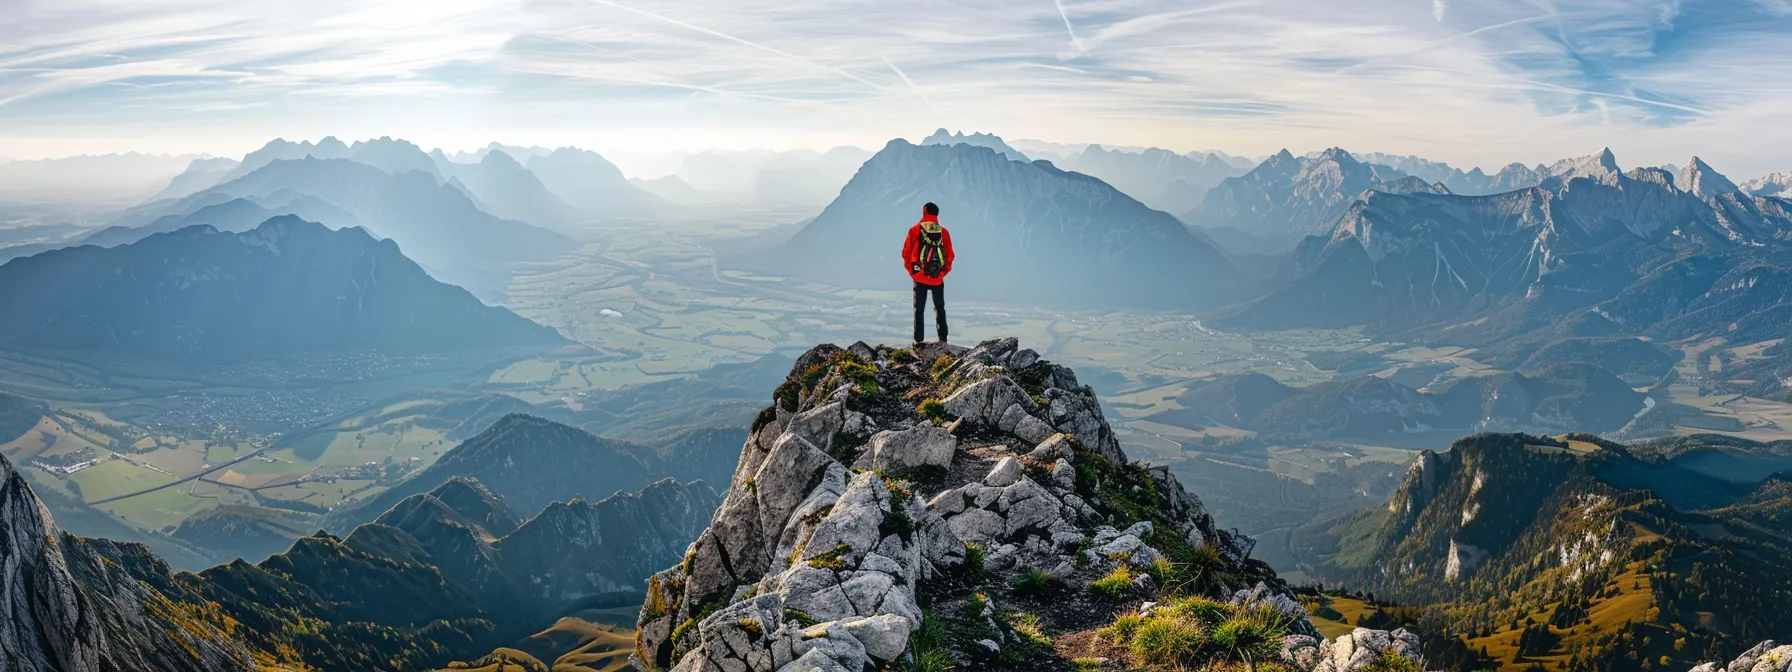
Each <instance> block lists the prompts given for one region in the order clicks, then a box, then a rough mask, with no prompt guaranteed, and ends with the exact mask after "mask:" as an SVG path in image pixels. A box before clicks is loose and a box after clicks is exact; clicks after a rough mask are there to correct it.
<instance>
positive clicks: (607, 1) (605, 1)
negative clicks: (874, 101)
mask: <svg viewBox="0 0 1792 672" xmlns="http://www.w3.org/2000/svg"><path fill="white" fill-rule="evenodd" d="M591 2H595V3H597V4H600V5H605V6H608V7H614V8H616V9H620V10H623V11H628V12H634V13H636V14H640V15H641V16H645V17H648V18H650V19H655V20H658V21H664V22H666V23H670V24H672V25H674V26H678V27H680V28H684V29H686V30H693V31H696V32H699V33H703V34H705V35H710V36H714V37H719V38H722V39H724V40H728V41H730V42H734V43H737V44H741V45H744V46H748V47H752V48H754V49H758V50H760V51H764V52H767V53H770V54H776V55H778V56H782V57H784V58H788V59H790V60H792V61H796V62H798V63H803V64H806V65H809V66H812V67H817V68H821V69H824V70H828V71H830V72H833V73H835V74H838V75H840V76H842V77H845V78H847V79H850V80H853V81H855V82H858V83H860V84H864V85H866V86H869V87H871V88H873V89H877V90H879V91H882V90H883V88H884V87H883V85H881V84H878V83H876V82H873V81H871V80H868V79H865V78H863V77H860V76H858V75H855V74H852V73H850V72H847V71H845V70H842V69H840V68H836V67H834V66H831V65H827V64H824V63H818V62H816V61H812V60H809V59H807V58H803V57H801V56H798V55H796V54H792V53H790V52H787V51H784V50H781V49H778V48H776V47H771V46H766V45H763V44H760V43H758V42H753V41H750V40H745V39H741V38H739V37H735V36H733V35H729V34H727V33H724V32H721V31H718V30H711V29H708V28H704V27H702V26H699V25H696V24H692V23H687V22H684V21H680V20H678V19H674V18H672V17H669V16H665V15H661V14H655V13H653V12H649V11H647V10H644V9H637V8H634V7H630V6H628V5H624V4H622V3H619V2H613V1H612V0H591Z"/></svg>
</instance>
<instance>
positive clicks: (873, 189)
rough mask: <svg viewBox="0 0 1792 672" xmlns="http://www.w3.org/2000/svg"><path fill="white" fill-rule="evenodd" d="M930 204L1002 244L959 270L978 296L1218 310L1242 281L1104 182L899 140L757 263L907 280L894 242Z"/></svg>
mask: <svg viewBox="0 0 1792 672" xmlns="http://www.w3.org/2000/svg"><path fill="white" fill-rule="evenodd" d="M927 201H932V202H935V203H938V204H939V205H940V207H941V209H942V212H941V213H940V218H941V221H942V222H945V223H946V225H947V226H948V227H951V229H952V238H953V241H954V243H955V244H956V246H957V247H958V249H960V250H966V251H969V250H978V249H982V250H992V251H994V250H999V251H1000V252H995V253H994V254H993V255H989V254H988V253H985V255H980V256H982V258H984V259H985V260H986V261H984V262H980V263H977V264H967V265H963V266H961V267H960V268H958V269H957V270H955V271H954V275H953V276H952V277H953V278H955V279H959V278H962V279H964V281H965V284H964V285H960V286H962V287H965V289H966V290H967V293H969V294H972V295H981V296H984V297H1001V298H1005V299H1009V300H1022V301H1029V302H1030V301H1035V300H1037V299H1039V297H1042V296H1051V297H1053V300H1056V301H1063V302H1075V303H1078V304H1093V303H1101V304H1104V305H1107V304H1113V303H1122V304H1133V305H1141V304H1143V305H1152V304H1156V305H1213V304H1214V303H1216V302H1218V301H1219V300H1221V299H1222V298H1224V297H1225V296H1226V295H1227V294H1228V293H1229V292H1231V291H1234V288H1235V287H1236V286H1237V285H1236V284H1235V283H1236V281H1237V277H1236V276H1237V272H1238V271H1237V268H1236V267H1235V266H1233V264H1232V263H1231V262H1230V261H1229V260H1228V259H1226V258H1225V257H1224V254H1223V253H1221V252H1219V251H1218V250H1217V249H1216V248H1215V247H1214V246H1213V245H1212V243H1211V241H1208V240H1205V239H1204V237H1203V236H1198V235H1194V234H1192V233H1191V232H1190V231H1189V230H1188V229H1187V227H1185V226H1183V225H1182V224H1181V223H1180V222H1178V221H1176V219H1175V218H1174V217H1171V216H1170V215H1168V214H1165V213H1163V212H1161V211H1157V210H1152V209H1151V208H1149V207H1148V206H1145V205H1144V204H1142V203H1140V202H1139V201H1137V200H1136V199H1133V198H1130V197H1128V196H1127V195H1126V194H1124V193H1122V192H1120V191H1119V190H1117V189H1115V188H1114V187H1113V186H1112V185H1110V184H1108V183H1106V182H1104V181H1102V180H1100V179H1097V178H1095V177H1091V176H1089V175H1087V174H1083V173H1077V172H1069V171H1064V170H1060V169H1057V168H1055V167H1052V166H1050V165H1048V164H1046V163H1044V162H1024V163H1023V162H1019V161H1013V160H1010V159H1009V158H1007V157H1005V156H1003V155H1002V154H1000V153H998V152H996V151H995V150H993V149H990V148H987V147H980V146H967V145H964V144H962V143H955V144H952V145H941V144H935V145H923V146H917V145H912V144H909V143H908V142H906V141H903V140H892V141H891V142H890V143H889V144H887V145H885V147H884V149H883V150H882V151H880V152H878V153H877V154H876V155H875V156H873V157H872V158H871V159H870V160H869V161H866V162H865V163H864V165H863V166H861V167H860V168H859V170H858V172H857V174H855V175H854V176H853V178H852V180H851V181H850V182H848V183H847V184H846V186H845V187H844V188H842V189H841V190H840V191H839V194H838V196H837V197H836V198H835V199H834V201H833V202H832V203H830V204H829V205H828V207H827V208H826V209H824V210H823V211H822V213H821V215H819V216H818V217H816V218H815V219H814V220H813V221H811V222H810V223H809V224H808V225H807V226H805V227H803V229H802V230H801V231H799V232H797V234H796V235H795V236H794V237H792V238H791V239H790V241H789V242H787V243H786V244H785V245H784V246H783V247H782V249H781V250H780V251H779V252H778V253H777V254H775V255H772V256H770V257H768V258H766V259H764V260H762V261H758V262H755V263H770V264H777V265H778V267H779V268H781V269H784V272H788V273H793V274H798V275H803V276H806V277H809V278H812V279H816V280H820V281H823V282H828V283H831V284H835V285H837V286H843V287H866V286H871V287H876V286H889V285H888V283H891V282H903V280H902V277H903V276H902V275H901V273H900V271H901V263H900V261H899V260H898V259H897V258H896V254H897V253H898V252H899V249H898V248H899V245H898V244H897V243H900V242H901V239H902V233H903V231H905V230H906V229H907V228H908V227H909V226H911V225H913V224H914V222H915V218H916V217H917V216H919V211H920V206H921V204H922V203H923V202H927ZM892 236H894V238H893V239H892V238H891V237H892ZM1071 268H1074V269H1078V270H1077V271H1076V272H1075V273H1067V272H1065V270H1064V269H1071ZM1186 287H1200V288H1202V290H1203V291H1200V292H1188V291H1186V290H1185V289H1183V288H1186Z"/></svg>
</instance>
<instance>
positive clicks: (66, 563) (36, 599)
mask: <svg viewBox="0 0 1792 672" xmlns="http://www.w3.org/2000/svg"><path fill="white" fill-rule="evenodd" d="M126 567H132V568H134V569H135V570H138V571H145V572H150V573H156V574H159V575H160V576H161V577H162V578H164V579H165V578H166V577H167V576H168V567H167V565H165V564H162V562H161V561H160V560H156V559H155V558H154V556H152V555H150V554H149V552H148V551H147V550H146V549H144V548H142V547H141V546H137V545H135V544H117V543H113V542H110V541H105V540H86V539H82V538H80V537H76V536H74V535H71V534H66V533H64V532H62V531H61V530H58V529H56V524H55V523H54V522H52V521H51V520H50V514H49V511H47V510H45V509H44V506H43V503H42V502H40V501H39V500H38V499H37V495H36V494H35V493H33V492H32V491H31V486H30V485H29V484H27V483H26V482H25V479H24V476H23V475H21V474H20V473H19V472H18V471H17V470H15V469H13V466H12V464H11V463H10V462H8V461H7V460H6V458H5V457H3V456H0V604H4V607H3V608H4V609H5V612H6V614H5V618H4V619H0V669H4V670H9V671H14V670H16V671H18V672H52V671H54V672H88V671H94V672H97V671H100V670H170V671H182V672H186V671H192V672H202V671H204V672H209V671H212V670H217V671H219V672H224V671H226V670H242V669H250V668H253V667H254V663H253V661H252V660H251V659H250V657H249V655H248V653H247V652H245V651H243V650H242V649H241V648H240V647H238V646H236V645H235V644H234V643H233V642H231V641H230V640H229V639H228V638H227V637H226V636H225V635H224V634H223V633H222V632H220V631H218V630H216V629H214V628H211V627H209V626H206V625H204V624H201V623H199V622H198V621H197V620H196V619H191V618H188V617H186V616H184V612H183V607H182V606H180V605H176V604H174V603H172V602H170V601H169V600H167V599H166V598H164V597H162V596H161V595H159V594H156V593H154V592H152V591H150V590H149V589H147V588H145V587H144V585H143V584H142V583H141V582H140V581H139V578H138V577H136V576H133V574H132V572H131V571H127V570H126V569H125V568H126Z"/></svg>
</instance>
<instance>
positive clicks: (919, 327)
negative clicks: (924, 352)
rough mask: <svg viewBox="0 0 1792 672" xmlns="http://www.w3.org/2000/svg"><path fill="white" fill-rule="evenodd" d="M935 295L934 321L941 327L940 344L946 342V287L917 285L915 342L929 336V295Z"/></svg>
mask: <svg viewBox="0 0 1792 672" xmlns="http://www.w3.org/2000/svg"><path fill="white" fill-rule="evenodd" d="M930 293H931V294H933V321H934V323H935V324H937V325H938V326H939V332H940V342H942V343H944V342H945V341H946V285H945V283H940V284H937V285H928V284H922V283H919V282H917V283H915V342H916V343H920V342H921V341H922V339H924V338H926V336H927V320H926V315H927V295H928V294H930Z"/></svg>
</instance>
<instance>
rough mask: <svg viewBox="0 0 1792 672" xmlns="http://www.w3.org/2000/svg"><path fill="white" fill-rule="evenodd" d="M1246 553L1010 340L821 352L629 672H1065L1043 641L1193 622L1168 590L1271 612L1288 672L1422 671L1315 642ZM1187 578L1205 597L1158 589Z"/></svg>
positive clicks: (1058, 375)
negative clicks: (1134, 623)
mask: <svg viewBox="0 0 1792 672" xmlns="http://www.w3.org/2000/svg"><path fill="white" fill-rule="evenodd" d="M1252 544H1253V542H1252V541H1251V540H1250V539H1249V538H1247V537H1244V536H1243V535H1241V534H1239V533H1237V532H1236V531H1228V530H1224V529H1221V528H1220V527H1219V526H1218V525H1217V524H1216V523H1215V521H1214V520H1213V517H1212V516H1211V515H1210V514H1209V513H1208V512H1207V510H1206V509H1205V508H1204V507H1203V506H1202V504H1201V501H1200V499H1198V498H1197V497H1195V496H1194V495H1192V494H1190V493H1189V492H1187V491H1186V490H1184V489H1183V488H1182V486H1181V484H1180V483H1178V482H1177V480H1176V478H1175V476H1173V475H1172V474H1171V473H1170V471H1169V470H1168V469H1167V468H1162V467H1148V466H1146V465H1144V464H1142V463H1137V462H1132V461H1129V460H1128V459H1127V456H1126V453H1125V452H1124V451H1123V450H1122V449H1121V447H1120V444H1119V442H1118V440H1117V439H1116V438H1115V435H1114V432H1113V430H1112V428H1111V427H1110V426H1109V424H1108V421H1107V420H1106V418H1105V417H1103V415H1102V411H1101V405H1100V402H1099V401H1098V400H1097V399H1096V397H1095V394H1094V392H1093V391H1092V390H1090V388H1088V387H1086V386H1083V385H1082V384H1080V383H1079V382H1078V381H1077V378H1076V374H1075V373H1074V372H1073V371H1071V370H1070V369H1068V368H1065V367H1063V366H1059V365H1056V364H1053V363H1050V362H1048V361H1045V360H1043V359H1041V358H1040V356H1039V354H1038V353H1036V352H1034V351H1032V350H1026V349H1022V348H1020V347H1019V344H1018V342H1017V341H1016V340H1015V339H1013V338H1008V339H1001V340H992V341H985V342H983V343H981V344H979V345H978V346H976V347H975V348H970V349H965V348H962V347H956V346H947V345H940V344H928V345H925V346H921V347H919V348H917V349H913V350H911V349H893V348H889V347H882V346H870V345H867V344H865V343H855V344H853V345H852V346H850V347H848V348H844V349H842V348H840V347H837V346H833V345H823V346H818V347H816V348H814V349H812V350H810V351H809V352H807V353H805V354H804V355H803V356H802V357H801V358H800V359H798V360H797V362H796V364H795V366H794V367H793V368H792V370H791V374H790V377H789V378H788V380H787V382H785V383H784V384H783V385H781V386H780V387H778V389H777V390H776V392H775V394H774V403H773V405H772V406H770V407H768V408H766V409H765V410H764V411H763V412H761V413H760V415H759V418H758V419H757V420H756V421H755V422H754V424H753V427H752V429H751V431H750V433H749V435H748V438H747V441H746V444H745V445H744V446H743V447H742V449H741V456H740V462H739V465H738V468H737V469H736V471H735V474H734V477H733V479H732V483H731V487H730V488H729V490H728V493H727V495H726V498H725V499H724V501H723V503H722V505H721V506H720V507H719V508H718V509H717V510H716V512H715V516H714V519H713V520H712V521H711V523H710V526H709V528H708V529H707V530H705V531H704V532H703V533H702V535H701V536H700V537H699V538H698V540H697V541H696V542H695V543H693V544H691V546H690V549H689V550H688V551H687V552H686V554H685V559H684V562H682V563H680V564H678V565H677V566H674V567H672V568H669V569H667V570H665V571H663V572H660V573H658V574H656V575H654V576H653V577H652V578H651V579H650V580H649V582H648V587H647V600H646V603H645V605H644V606H643V608H642V611H641V614H640V619H639V630H638V634H637V639H636V643H637V646H636V649H635V652H634V659H633V662H634V664H635V666H636V668H637V669H640V670H673V671H675V672H712V671H724V670H725V671H728V672H741V671H752V672H806V671H812V670H825V671H828V672H836V671H844V672H860V671H862V670H872V669H884V668H883V666H885V665H889V664H893V663H899V662H901V661H904V660H910V659H911V657H912V656H915V655H920V654H925V655H929V656H933V658H932V659H933V660H935V661H936V662H937V661H938V657H939V656H945V657H949V658H950V659H951V661H952V664H954V665H957V666H958V669H978V670H1043V669H1060V668H1063V669H1068V667H1067V665H1068V663H1067V662H1066V661H1065V658H1066V657H1067V656H1065V655H1063V654H1061V653H1060V652H1055V651H1053V650H1052V649H1051V648H1050V647H1048V646H1044V645H1042V644H1040V641H1041V640H1042V639H1043V638H1045V637H1052V636H1058V635H1065V634H1069V633H1074V632H1088V631H1090V630H1092V629H1093V628H1096V627H1100V626H1103V625H1106V624H1107V621H1108V620H1111V617H1112V615H1113V614H1114V613H1115V610H1116V609H1117V608H1118V609H1132V610H1136V611H1137V612H1138V613H1139V614H1140V617H1141V618H1146V619H1149V618H1153V617H1154V616H1153V615H1154V614H1161V613H1164V612H1166V610H1168V611H1174V610H1177V609H1183V608H1186V607H1184V606H1178V605H1182V604H1184V603H1179V602H1176V601H1175V600H1176V599H1184V598H1178V597H1173V596H1172V592H1173V591H1172V590H1170V589H1169V586H1171V585H1172V584H1173V585H1174V588H1175V591H1174V592H1175V595H1178V596H1180V595H1189V594H1198V595H1202V596H1207V597H1209V598H1210V599H1211V600H1212V601H1203V602H1202V603H1201V604H1204V605H1218V606H1217V607H1212V608H1219V609H1227V610H1240V612H1241V613H1242V612H1245V611H1248V612H1251V613H1274V614H1278V615H1279V616H1277V617H1276V619H1275V620H1277V621H1278V622H1283V623H1287V624H1288V625H1287V626H1286V631H1285V632H1286V633H1287V637H1286V639H1285V640H1283V641H1284V646H1283V647H1282V650H1281V655H1282V660H1283V662H1284V663H1285V664H1287V665H1288V666H1290V667H1291V668H1295V669H1298V670H1303V671H1310V670H1315V669H1319V670H1326V671H1327V672H1350V671H1352V670H1358V669H1361V668H1362V667H1363V666H1364V665H1367V664H1368V663H1369V662H1371V661H1373V660H1376V659H1378V657H1379V656H1384V655H1385V656H1402V657H1406V658H1408V659H1409V660H1416V659H1417V656H1418V652H1417V644H1418V642H1417V639H1416V638H1414V637H1412V636H1411V635H1410V634H1409V633H1405V632H1403V631H1401V632H1395V633H1387V632H1380V631H1371V630H1363V629H1359V630H1357V631H1356V632H1355V633H1353V634H1352V635H1350V636H1347V637H1344V638H1341V639H1340V640H1337V641H1335V642H1322V641H1321V640H1320V639H1319V638H1318V633H1317V632H1316V631H1315V630H1314V629H1313V627H1312V625H1311V623H1310V622H1309V621H1308V620H1307V616H1306V612H1305V611H1304V610H1303V609H1302V608H1301V607H1300V605H1299V604H1298V603H1297V602H1295V601H1294V600H1293V599H1291V598H1290V597H1288V596H1287V595H1286V594H1285V593H1286V590H1287V588H1286V584H1284V583H1283V582H1282V581H1280V580H1279V579H1277V578H1276V576H1275V573H1274V570H1272V569H1270V568H1269V567H1268V565H1265V564H1263V563H1262V562H1260V561H1256V560H1252V559H1251V558H1250V552H1251V548H1252ZM1195 564H1199V565H1201V566H1203V567H1206V570H1205V571H1204V572H1202V573H1200V576H1199V577H1198V578H1193V579H1189V580H1187V581H1186V582H1184V581H1180V580H1175V579H1172V578H1170V577H1172V576H1180V575H1175V574H1171V573H1169V572H1172V571H1173V568H1176V567H1185V566H1193V565H1195ZM1114 577H1120V578H1118V579H1116V578H1114ZM1159 578H1162V579H1164V582H1163V583H1159V581H1158V579H1159ZM1102 582H1105V583H1102ZM1097 583H1102V585H1101V586H1095V585H1093V584H1097ZM1033 589H1037V590H1039V591H1046V594H1044V595H1041V594H1040V593H1036V592H1032V591H1033ZM1104 596H1105V597H1104ZM1160 600H1162V601H1160ZM998 603H1000V604H999V606H998ZM1016 609H1018V610H1020V611H1014V610H1016ZM1021 612H1025V614H1024V615H1022V616H1017V613H1021ZM930 619H940V620H941V621H942V622H943V625H944V628H945V631H944V633H943V634H939V635H938V637H937V639H939V640H940V641H937V642H934V641H931V640H932V639H934V637H933V636H929V635H916V633H919V632H922V630H923V628H929V630H928V632H936V633H938V628H939V627H940V626H941V625H942V624H941V623H935V624H933V625H932V626H930V625H929V624H930V623H932V621H931V620H930ZM911 635H916V637H917V639H915V640H914V641H912V642H911ZM1075 639H1076V638H1075V637H1067V638H1066V641H1073V640H1075ZM922 649H927V650H926V651H922ZM1358 651H1369V652H1370V653H1367V654H1364V655H1363V656H1357V655H1356V652H1358ZM1074 655H1077V656H1081V655H1086V654H1084V653H1080V652H1078V653H1075V654H1074ZM1029 656H1032V657H1029ZM1358 658H1363V660H1358Z"/></svg>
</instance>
